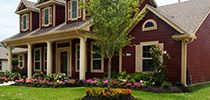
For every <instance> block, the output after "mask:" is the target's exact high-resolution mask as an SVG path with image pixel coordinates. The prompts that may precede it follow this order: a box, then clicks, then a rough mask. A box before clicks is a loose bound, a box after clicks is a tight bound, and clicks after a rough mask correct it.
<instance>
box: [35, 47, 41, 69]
mask: <svg viewBox="0 0 210 100" xmlns="http://www.w3.org/2000/svg"><path fill="white" fill-rule="evenodd" d="M36 50H40V60H39V61H38V60H37V61H36V59H35V58H36V57H35V51H36ZM36 62H39V63H40V69H36V66H35V65H36V64H35V63H36ZM34 71H42V48H41V47H39V48H35V49H34Z"/></svg>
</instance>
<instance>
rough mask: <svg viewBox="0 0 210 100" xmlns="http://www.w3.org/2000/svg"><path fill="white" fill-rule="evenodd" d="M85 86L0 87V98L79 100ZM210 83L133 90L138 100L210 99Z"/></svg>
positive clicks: (14, 99)
mask: <svg viewBox="0 0 210 100" xmlns="http://www.w3.org/2000/svg"><path fill="white" fill-rule="evenodd" d="M86 89H87V88H84V87H80V88H56V89H55V88H30V87H21V86H5V87H0V100H79V99H80V98H81V97H83V96H85V94H84V92H85V90H86ZM209 94H210V84H205V85H199V86H194V87H192V93H180V94H177V93H175V94H172V93H160V94H157V93H149V92H139V91H133V93H132V95H133V96H135V97H136V98H138V99H139V100H210V95H209Z"/></svg>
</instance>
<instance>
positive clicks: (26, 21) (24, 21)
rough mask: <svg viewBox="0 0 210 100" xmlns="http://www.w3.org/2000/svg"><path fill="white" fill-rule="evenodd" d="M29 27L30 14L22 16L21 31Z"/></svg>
mask: <svg viewBox="0 0 210 100" xmlns="http://www.w3.org/2000/svg"><path fill="white" fill-rule="evenodd" d="M28 29H29V14H24V15H22V16H21V31H27V30H28Z"/></svg>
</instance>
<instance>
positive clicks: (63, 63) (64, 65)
mask: <svg viewBox="0 0 210 100" xmlns="http://www.w3.org/2000/svg"><path fill="white" fill-rule="evenodd" d="M57 72H58V73H65V74H66V75H67V76H70V72H71V71H70V51H69V50H68V49H60V50H58V52H57Z"/></svg>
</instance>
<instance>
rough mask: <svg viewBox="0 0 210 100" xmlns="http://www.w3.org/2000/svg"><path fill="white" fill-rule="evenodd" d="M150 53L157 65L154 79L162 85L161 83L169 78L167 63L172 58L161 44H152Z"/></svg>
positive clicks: (154, 64) (156, 83)
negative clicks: (163, 49) (167, 76)
mask: <svg viewBox="0 0 210 100" xmlns="http://www.w3.org/2000/svg"><path fill="white" fill-rule="evenodd" d="M150 54H151V56H152V60H153V66H154V67H155V69H154V71H153V77H152V78H153V79H152V81H153V82H155V85H156V86H161V84H162V83H163V82H164V81H166V80H167V78H166V63H167V61H168V60H169V59H170V57H169V55H168V54H167V52H166V51H165V52H163V51H162V49H161V48H160V46H157V45H156V46H152V47H151V49H150Z"/></svg>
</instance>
